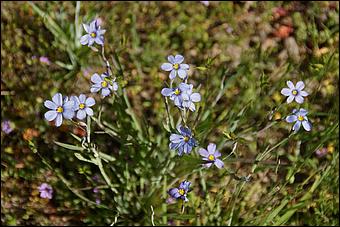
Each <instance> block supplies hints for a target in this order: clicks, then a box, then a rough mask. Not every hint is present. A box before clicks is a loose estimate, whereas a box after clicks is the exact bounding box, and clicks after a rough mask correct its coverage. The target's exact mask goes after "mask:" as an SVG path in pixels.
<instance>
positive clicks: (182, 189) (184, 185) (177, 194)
mask: <svg viewBox="0 0 340 227" xmlns="http://www.w3.org/2000/svg"><path fill="white" fill-rule="evenodd" d="M190 185H191V182H189V181H186V180H185V181H183V182H181V184H180V185H179V187H178V188H171V189H170V190H169V191H168V193H169V195H170V196H171V197H172V198H174V199H182V200H184V202H188V201H189V200H188V198H187V193H188V191H189V187H190Z"/></svg>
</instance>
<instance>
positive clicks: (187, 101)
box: [182, 84, 201, 111]
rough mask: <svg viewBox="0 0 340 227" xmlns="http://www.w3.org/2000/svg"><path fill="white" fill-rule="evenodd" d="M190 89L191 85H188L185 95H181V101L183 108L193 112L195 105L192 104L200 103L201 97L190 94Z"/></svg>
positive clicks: (196, 94)
mask: <svg viewBox="0 0 340 227" xmlns="http://www.w3.org/2000/svg"><path fill="white" fill-rule="evenodd" d="M192 88H193V85H192V84H190V85H189V89H188V90H186V92H185V93H183V94H182V99H183V103H182V105H183V107H185V108H189V110H191V111H195V110H196V108H195V104H194V102H199V101H201V95H200V94H199V93H192Z"/></svg>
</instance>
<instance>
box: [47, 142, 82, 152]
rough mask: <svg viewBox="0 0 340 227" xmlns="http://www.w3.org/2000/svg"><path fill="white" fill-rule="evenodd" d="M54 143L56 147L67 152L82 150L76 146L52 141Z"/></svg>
mask: <svg viewBox="0 0 340 227" xmlns="http://www.w3.org/2000/svg"><path fill="white" fill-rule="evenodd" d="M54 143H55V144H57V145H58V146H61V147H63V148H66V149H69V150H74V151H83V150H84V148H82V147H78V146H75V145H71V144H67V143H61V142H57V141H54Z"/></svg>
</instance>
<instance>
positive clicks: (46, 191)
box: [38, 183, 53, 199]
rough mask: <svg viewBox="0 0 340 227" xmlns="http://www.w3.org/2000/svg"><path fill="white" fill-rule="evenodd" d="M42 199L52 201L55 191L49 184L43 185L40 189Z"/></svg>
mask: <svg viewBox="0 0 340 227" xmlns="http://www.w3.org/2000/svg"><path fill="white" fill-rule="evenodd" d="M38 189H39V192H40V197H41V198H44V199H52V194H53V189H52V187H51V186H50V185H49V184H46V183H42V184H41V185H40V186H39V187H38Z"/></svg>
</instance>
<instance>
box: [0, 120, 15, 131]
mask: <svg viewBox="0 0 340 227" xmlns="http://www.w3.org/2000/svg"><path fill="white" fill-rule="evenodd" d="M1 130H2V131H3V132H4V133H6V134H10V133H11V132H12V131H13V128H12V126H11V122H10V121H9V120H4V121H3V122H2V123H1Z"/></svg>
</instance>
